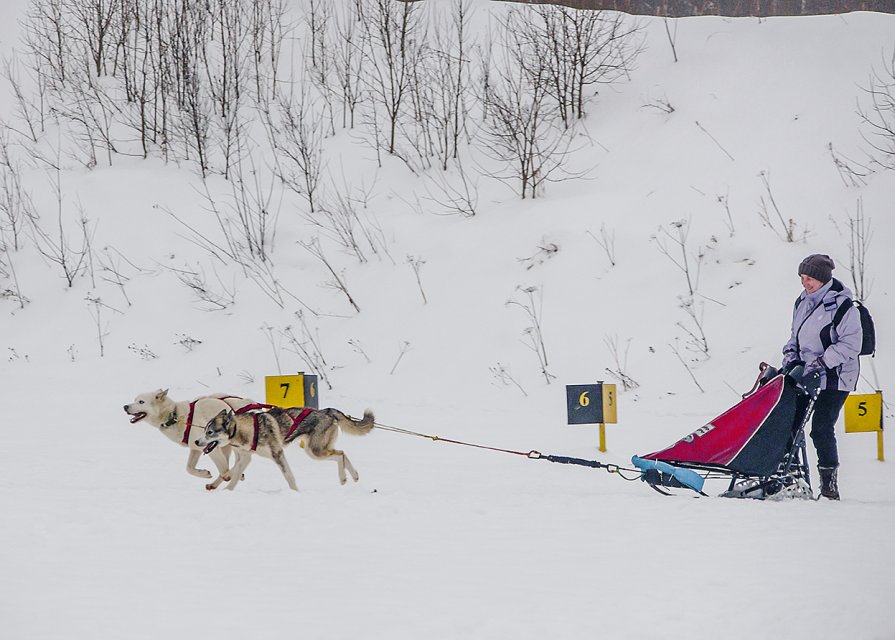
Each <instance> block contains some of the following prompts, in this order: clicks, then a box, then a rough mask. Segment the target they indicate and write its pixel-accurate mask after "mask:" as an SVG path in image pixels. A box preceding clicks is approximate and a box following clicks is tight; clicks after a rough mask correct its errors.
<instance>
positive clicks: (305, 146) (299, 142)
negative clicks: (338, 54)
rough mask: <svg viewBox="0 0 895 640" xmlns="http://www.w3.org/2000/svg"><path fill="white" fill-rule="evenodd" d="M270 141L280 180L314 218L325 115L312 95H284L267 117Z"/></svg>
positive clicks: (303, 93) (318, 188)
mask: <svg viewBox="0 0 895 640" xmlns="http://www.w3.org/2000/svg"><path fill="white" fill-rule="evenodd" d="M265 124H266V127H267V132H268V137H269V140H270V143H271V147H272V148H273V150H274V153H275V154H276V158H275V162H276V165H275V166H276V168H275V171H276V174H277V177H279V178H280V180H281V181H282V182H283V184H284V185H286V186H287V187H288V188H289V189H290V190H292V191H294V192H295V193H297V194H298V195H300V196H301V197H303V198H304V199H305V200H306V201H307V203H308V208H309V210H310V212H311V213H312V214H313V213H314V212H315V211H316V210H317V208H318V206H319V203H318V199H319V191H320V180H321V174H322V172H323V169H324V168H325V165H324V162H323V139H324V136H325V131H324V123H323V114H322V112H321V111H320V110H319V109H318V108H316V107H315V105H314V103H313V101H312V99H311V96H310V94H309V92H308V91H307V90H306V89H301V93H300V94H299V95H298V96H297V97H295V96H293V95H292V94H287V93H286V92H281V93H280V95H279V98H278V99H277V101H276V112H275V113H271V112H268V113H267V114H266V117H265Z"/></svg>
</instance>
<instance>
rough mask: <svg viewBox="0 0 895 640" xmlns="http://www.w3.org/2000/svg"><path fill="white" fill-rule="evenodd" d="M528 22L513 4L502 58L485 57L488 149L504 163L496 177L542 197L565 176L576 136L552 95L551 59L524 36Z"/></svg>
mask: <svg viewBox="0 0 895 640" xmlns="http://www.w3.org/2000/svg"><path fill="white" fill-rule="evenodd" d="M524 24H525V22H524V17H523V15H522V14H521V13H520V10H518V9H514V10H511V11H510V13H509V14H508V17H507V19H506V21H505V23H504V24H503V25H502V29H501V37H502V38H503V42H502V43H501V44H502V45H503V46H502V48H501V50H500V52H499V53H498V60H497V61H496V62H495V61H494V58H493V53H491V52H489V53H488V55H487V56H486V58H485V60H484V61H483V68H484V77H483V78H482V86H481V90H482V95H481V100H482V102H483V110H484V113H485V121H484V124H483V130H482V133H483V134H484V137H485V140H486V145H485V151H484V152H485V154H486V155H488V156H489V157H491V158H492V159H494V160H496V161H497V162H499V163H500V164H502V165H503V166H504V170H503V172H502V173H496V174H494V177H495V178H497V179H498V180H502V181H512V182H513V183H515V184H517V185H518V187H517V193H519V195H520V196H521V197H522V198H523V199H524V198H528V197H531V198H536V197H538V195H540V193H541V190H542V188H543V186H544V184H545V183H546V182H548V181H551V180H556V179H560V177H559V176H561V175H563V174H564V171H565V165H566V163H567V161H568V159H569V155H570V149H571V144H572V141H573V136H574V133H573V131H574V130H573V129H572V128H570V127H569V128H567V127H563V126H561V124H560V122H561V119H560V112H559V110H558V107H557V106H556V104H555V103H551V102H549V101H548V100H547V98H548V88H549V87H548V85H549V80H550V72H549V70H548V62H547V60H545V59H544V58H543V57H539V56H538V53H537V51H536V50H535V49H533V48H532V46H531V45H530V43H529V42H528V41H527V40H526V38H525V37H524V32H523V31H522V29H523V26H521V25H524ZM557 125H559V126H557ZM566 175H567V174H566Z"/></svg>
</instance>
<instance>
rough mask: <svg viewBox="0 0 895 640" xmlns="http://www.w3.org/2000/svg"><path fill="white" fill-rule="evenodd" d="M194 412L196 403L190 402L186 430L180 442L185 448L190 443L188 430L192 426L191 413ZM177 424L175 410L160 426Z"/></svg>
mask: <svg viewBox="0 0 895 640" xmlns="http://www.w3.org/2000/svg"><path fill="white" fill-rule="evenodd" d="M195 410H196V402H195V401H193V402H190V410H189V413H187V416H186V428H185V429H184V430H183V439H182V440H181V442H182V443H183V444H185V445H187V446H189V442H190V429H191V428H192V426H193V412H194V411H195ZM175 424H177V410H176V409H175V410H174V412H173V413H172V414H171V417H170V418H168V421H167V422H165V423H164V424H162V426H163V427H170V426H172V425H175Z"/></svg>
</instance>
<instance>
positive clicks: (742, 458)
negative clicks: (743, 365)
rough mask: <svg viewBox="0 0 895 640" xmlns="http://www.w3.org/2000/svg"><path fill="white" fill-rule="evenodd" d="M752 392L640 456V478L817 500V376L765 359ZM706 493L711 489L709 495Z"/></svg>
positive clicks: (737, 493) (657, 485)
mask: <svg viewBox="0 0 895 640" xmlns="http://www.w3.org/2000/svg"><path fill="white" fill-rule="evenodd" d="M760 369H761V373H760V374H759V377H758V379H757V380H756V384H755V386H754V387H753V388H752V390H751V391H750V392H749V393H747V394H745V395H744V396H743V399H742V400H741V401H740V402H739V403H737V404H736V405H735V406H733V407H732V408H730V409H728V410H727V411H726V412H725V413H723V414H721V415H720V416H718V417H717V418H715V419H714V420H712V421H710V422H708V423H707V424H705V425H703V426H701V427H700V428H699V429H697V430H696V431H694V432H693V433H691V434H689V435H688V436H686V437H684V438H682V439H681V440H679V441H677V442H676V443H674V444H673V445H671V446H670V447H667V448H665V449H662V450H660V451H656V452H654V453H649V454H646V455H644V456H640V457H638V456H634V457H633V458H632V460H631V461H632V462H633V463H634V465H635V466H636V467H637V468H638V469H640V470H641V474H642V475H641V479H642V480H643V481H645V482H647V483H648V484H649V485H650V486H652V487H653V488H654V489H656V490H657V491H659V492H660V493H667V492H666V491H665V490H664V489H663V488H664V487H685V488H688V489H693V490H694V491H697V492H699V493H703V492H702V488H703V484H704V481H705V480H707V479H712V478H716V479H717V478H724V479H729V485H728V487H727V490H726V491H725V492H724V493H722V494H721V495H722V496H725V497H732V498H757V499H768V498H770V499H781V498H811V497H812V491H811V481H810V476H809V472H808V464H807V460H806V457H805V429H804V427H805V425H806V424H807V422H808V420H809V419H810V417H811V414H812V412H813V410H814V400H815V399H816V397H817V392H818V390H819V389H818V381H817V379H816V378H814V377H810V378H809V377H807V376H806V377H804V378H803V374H802V371H803V370H802V367H801V366H799V367H796V368H794V369H793V370H792V371H790V372H788V373H780V372H778V371H777V370H776V369H774V368H773V367H771V366H769V365H767V364H766V363H761V367H760ZM703 495H705V494H703Z"/></svg>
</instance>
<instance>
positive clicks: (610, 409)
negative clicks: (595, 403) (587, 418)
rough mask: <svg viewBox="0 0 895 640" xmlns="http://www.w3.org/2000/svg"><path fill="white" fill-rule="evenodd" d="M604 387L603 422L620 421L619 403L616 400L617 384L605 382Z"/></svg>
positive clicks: (612, 422) (614, 422)
mask: <svg viewBox="0 0 895 640" xmlns="http://www.w3.org/2000/svg"><path fill="white" fill-rule="evenodd" d="M602 387H603V422H604V423H606V424H616V423H617V422H618V405H617V404H616V402H615V385H614V384H604V385H602Z"/></svg>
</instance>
